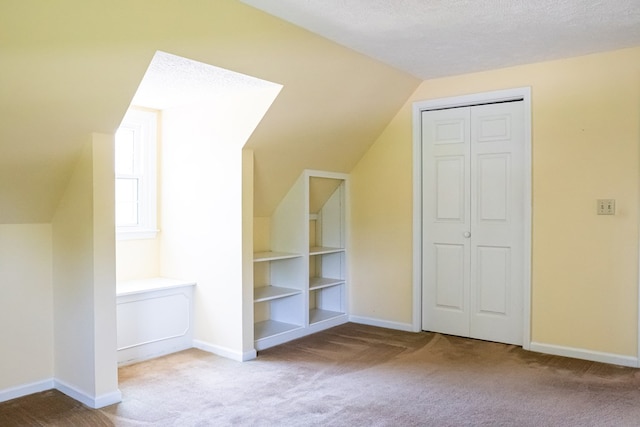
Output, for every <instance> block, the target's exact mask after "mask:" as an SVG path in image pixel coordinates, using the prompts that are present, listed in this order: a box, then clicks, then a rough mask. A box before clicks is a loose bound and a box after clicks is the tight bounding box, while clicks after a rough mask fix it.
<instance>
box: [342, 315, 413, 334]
mask: <svg viewBox="0 0 640 427" xmlns="http://www.w3.org/2000/svg"><path fill="white" fill-rule="evenodd" d="M349 322H353V323H360V324H362V325H369V326H378V327H380V328H387V329H396V330H398V331H406V332H419V331H415V330H414V328H413V325H412V324H411V323H402V322H394V321H391V320H382V319H375V318H373V317H364V316H349Z"/></svg>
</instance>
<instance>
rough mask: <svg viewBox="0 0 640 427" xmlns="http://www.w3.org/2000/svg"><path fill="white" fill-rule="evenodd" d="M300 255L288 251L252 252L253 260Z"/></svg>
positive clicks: (263, 260)
mask: <svg viewBox="0 0 640 427" xmlns="http://www.w3.org/2000/svg"><path fill="white" fill-rule="evenodd" d="M301 256H302V255H301V254H294V253H289V252H272V251H267V252H254V253H253V262H265V261H278V260H281V259H290V258H299V257H301Z"/></svg>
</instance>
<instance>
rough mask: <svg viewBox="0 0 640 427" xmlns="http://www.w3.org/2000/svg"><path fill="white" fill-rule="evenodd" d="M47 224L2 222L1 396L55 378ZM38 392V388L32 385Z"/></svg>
mask: <svg viewBox="0 0 640 427" xmlns="http://www.w3.org/2000/svg"><path fill="white" fill-rule="evenodd" d="M51 258H52V243H51V224H1V225H0V294H1V297H0V335H1V336H2V340H3V345H2V350H0V400H4V398H5V397H6V398H12V397H16V396H15V395H10V394H8V395H6V396H5V395H4V394H3V392H2V391H3V390H5V389H11V388H13V387H15V386H17V385H20V384H34V383H40V382H44V383H45V384H43V385H42V386H41V387H40V389H46V388H50V385H49V384H48V383H47V381H50V380H51V378H52V377H53V304H52V300H53V279H52V271H51V270H52V259H51ZM30 391H39V390H37V389H36V390H30Z"/></svg>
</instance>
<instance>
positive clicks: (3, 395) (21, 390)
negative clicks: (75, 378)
mask: <svg viewBox="0 0 640 427" xmlns="http://www.w3.org/2000/svg"><path fill="white" fill-rule="evenodd" d="M52 388H55V387H54V382H53V378H49V379H47V380H42V381H36V382H33V383H29V384H23V385H19V386H17V387H11V388H7V389H4V390H0V402H6V401H7V400H11V399H17V398H19V397H23V396H28V395H30V394H33V393H40V392H41V391H46V390H51V389H52Z"/></svg>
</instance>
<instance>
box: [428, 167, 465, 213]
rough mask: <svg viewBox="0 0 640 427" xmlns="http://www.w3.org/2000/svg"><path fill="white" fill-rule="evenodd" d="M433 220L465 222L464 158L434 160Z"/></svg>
mask: <svg viewBox="0 0 640 427" xmlns="http://www.w3.org/2000/svg"><path fill="white" fill-rule="evenodd" d="M435 169H436V182H435V185H434V187H435V188H434V190H435V192H436V194H435V201H436V203H435V205H436V206H435V208H436V209H435V210H436V212H435V220H436V221H438V222H440V221H456V222H464V221H465V205H466V201H465V158H464V156H443V157H438V158H436V159H435Z"/></svg>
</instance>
